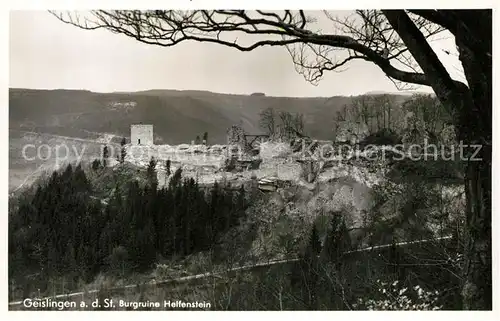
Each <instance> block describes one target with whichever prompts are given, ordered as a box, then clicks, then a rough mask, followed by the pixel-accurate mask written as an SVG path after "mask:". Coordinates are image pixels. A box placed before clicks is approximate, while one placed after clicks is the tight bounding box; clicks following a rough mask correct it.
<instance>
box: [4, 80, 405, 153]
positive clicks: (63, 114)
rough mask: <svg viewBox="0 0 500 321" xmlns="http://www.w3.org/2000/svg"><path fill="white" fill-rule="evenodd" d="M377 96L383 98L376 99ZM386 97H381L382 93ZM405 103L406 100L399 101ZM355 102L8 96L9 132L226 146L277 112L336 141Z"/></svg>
mask: <svg viewBox="0 0 500 321" xmlns="http://www.w3.org/2000/svg"><path fill="white" fill-rule="evenodd" d="M371 94H372V95H373V94H378V93H371ZM380 94H382V93H380ZM396 96H397V97H398V99H400V101H401V102H402V101H404V100H405V99H407V98H408V95H406V94H398V95H396ZM351 99H352V98H351V97H345V96H335V97H314V98H290V97H271V96H266V95H265V94H263V93H257V94H253V95H233V94H220V93H213V92H208V91H197V90H185V91H180V90H163V89H161V90H158V89H154V90H147V91H139V92H114V93H95V92H90V91H86V90H64V89H61V90H36V89H21V88H11V89H10V90H9V129H11V130H25V131H37V132H43V133H48V134H56V135H63V136H72V137H81V138H87V137H92V136H93V135H92V134H90V133H95V132H100V133H112V134H116V135H119V136H125V137H129V135H130V125H131V124H133V123H139V122H142V123H145V124H153V125H154V132H155V137H156V139H157V140H158V143H160V142H162V143H167V144H178V143H182V142H189V141H190V140H192V139H194V138H195V137H196V136H197V135H200V136H201V135H202V134H203V132H205V131H206V132H208V136H209V142H211V143H224V142H225V139H226V130H227V128H229V127H230V126H231V125H234V124H241V125H242V126H243V128H244V129H245V130H246V131H247V132H249V133H260V132H262V130H261V129H260V128H259V125H258V123H259V113H260V112H261V111H262V110H263V109H265V108H267V107H273V108H275V109H276V110H277V111H280V110H286V111H289V112H291V113H297V112H300V113H302V114H303V115H304V121H305V130H306V132H307V134H308V135H310V136H312V137H315V138H318V139H331V138H332V125H333V121H334V117H335V115H336V112H337V111H338V110H340V108H342V107H343V106H344V105H345V104H348V103H349V102H350V101H351Z"/></svg>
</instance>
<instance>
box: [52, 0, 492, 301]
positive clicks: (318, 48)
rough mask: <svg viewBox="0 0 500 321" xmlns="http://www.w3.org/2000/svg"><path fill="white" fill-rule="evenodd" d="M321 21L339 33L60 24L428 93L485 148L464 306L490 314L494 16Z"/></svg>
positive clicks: (112, 15)
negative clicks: (441, 43) (377, 78)
mask: <svg viewBox="0 0 500 321" xmlns="http://www.w3.org/2000/svg"><path fill="white" fill-rule="evenodd" d="M324 13H325V17H326V19H329V20H330V21H331V25H332V27H335V30H333V31H332V32H328V31H327V32H323V31H321V30H316V29H315V28H314V23H315V21H317V18H316V17H311V16H309V15H307V14H306V13H305V12H304V11H302V10H299V11H291V10H284V11H282V12H268V11H256V12H248V11H245V10H213V11H206V10H195V11H170V10H149V11H102V10H98V11H92V12H91V13H90V14H89V16H87V15H86V14H83V15H82V14H79V13H54V14H55V15H56V16H57V17H58V18H59V19H60V20H62V21H64V22H66V23H70V24H73V25H75V26H78V27H80V28H84V29H88V30H94V29H101V28H103V29H107V30H110V31H112V32H115V33H120V34H124V35H127V36H129V37H132V38H135V39H137V40H138V41H140V42H143V43H147V44H152V45H159V46H164V47H169V46H175V45H178V44H179V43H181V42H186V41H198V42H208V43H217V44H220V45H225V46H228V47H231V48H234V49H238V50H240V51H251V50H254V49H256V48H259V47H263V46H284V47H286V48H287V50H288V51H289V52H290V54H291V56H292V59H293V62H294V63H295V66H296V68H297V71H298V72H300V73H301V74H303V75H304V77H305V78H306V79H307V80H309V81H311V82H317V81H318V80H320V79H321V77H322V76H323V74H324V72H325V71H329V70H339V68H341V67H342V66H344V65H346V64H347V63H348V62H349V61H351V60H356V59H358V60H364V61H368V62H372V63H374V64H376V65H377V66H378V67H380V69H381V70H382V71H383V72H384V73H385V74H386V75H387V76H388V77H389V79H391V80H393V81H395V82H398V84H399V85H401V84H402V83H407V84H415V85H424V86H431V87H432V89H433V90H434V92H435V93H436V95H437V97H438V99H439V100H440V102H441V103H442V104H443V106H445V107H446V108H447V109H448V110H449V112H450V114H451V115H453V119H454V123H455V125H456V129H457V136H458V138H459V140H461V141H462V142H463V144H464V145H477V144H480V145H482V148H481V151H480V153H479V155H476V157H477V158H480V159H481V161H468V164H467V170H466V175H465V182H464V184H465V187H466V198H467V211H466V227H467V233H466V234H467V245H466V247H465V258H466V264H465V268H464V279H465V282H464V287H463V296H464V307H465V308H466V309H473V310H476V309H487V310H489V309H491V308H492V292H491V291H492V287H491V249H492V247H491V139H492V137H491V136H492V127H491V114H492V101H491V99H492V95H491V91H492V64H491V58H492V10H487V9H486V10H357V11H356V13H355V15H353V16H351V17H347V18H344V19H340V18H337V17H334V16H333V15H332V14H331V13H329V12H324ZM442 30H447V31H448V32H449V33H451V34H452V35H453V36H454V37H455V43H456V45H457V49H458V52H459V60H460V62H461V64H462V67H463V70H464V74H465V78H466V80H467V84H465V83H464V82H461V81H457V80H454V79H452V77H451V76H450V74H449V73H448V71H447V70H446V68H445V67H444V65H443V63H442V62H441V61H440V60H439V58H438V57H437V55H436V54H435V52H434V51H433V50H432V48H431V46H430V45H429V41H430V40H431V39H432V37H433V36H434V35H436V34H437V33H439V32H440V31H442ZM241 39H243V40H241ZM473 151H474V150H473V149H472V150H471V151H467V155H470V154H471V153H472V152H473Z"/></svg>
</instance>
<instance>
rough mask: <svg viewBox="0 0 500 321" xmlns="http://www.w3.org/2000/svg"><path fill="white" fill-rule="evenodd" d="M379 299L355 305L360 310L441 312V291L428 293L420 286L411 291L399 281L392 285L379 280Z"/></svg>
mask: <svg viewBox="0 0 500 321" xmlns="http://www.w3.org/2000/svg"><path fill="white" fill-rule="evenodd" d="M377 284H378V286H379V288H378V292H379V295H380V296H379V298H376V299H372V298H370V299H363V298H359V299H358V302H357V303H355V304H353V307H354V308H357V309H360V310H440V309H441V308H442V306H439V305H437V301H438V298H439V291H434V292H431V291H426V290H424V289H422V288H421V287H420V286H419V285H416V286H414V287H413V289H410V291H408V290H409V289H408V288H407V287H400V286H399V282H398V281H394V282H393V283H392V284H389V283H386V282H381V281H380V280H377Z"/></svg>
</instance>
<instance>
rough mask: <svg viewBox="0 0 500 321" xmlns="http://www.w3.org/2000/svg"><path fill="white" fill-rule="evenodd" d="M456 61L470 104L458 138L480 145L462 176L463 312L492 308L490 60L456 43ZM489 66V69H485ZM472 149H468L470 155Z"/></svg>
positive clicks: (463, 112)
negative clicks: (463, 205)
mask: <svg viewBox="0 0 500 321" xmlns="http://www.w3.org/2000/svg"><path fill="white" fill-rule="evenodd" d="M457 46H458V48H459V53H460V60H461V62H462V65H463V67H464V71H465V76H466V78H467V82H468V84H469V88H470V95H469V97H464V99H463V101H469V102H470V101H471V103H470V104H471V105H469V106H465V107H466V108H463V109H462V110H461V113H460V114H461V115H460V124H461V126H460V132H459V139H460V140H462V141H463V142H464V144H475V145H480V146H481V150H480V152H479V154H478V155H476V156H475V158H478V159H481V160H476V161H475V160H471V161H469V162H468V164H467V170H466V175H465V192H466V199H467V208H466V239H465V241H466V247H465V253H464V255H465V268H464V286H463V289H462V295H463V305H464V309H466V310H491V309H492V269H491V255H492V253H491V250H492V247H491V241H492V240H491V165H492V163H491V152H492V150H491V146H492V145H491V142H492V141H491V139H492V124H491V114H492V101H491V94H492V92H491V90H492V88H491V59H490V60H489V61H482V59H479V57H478V56H477V55H474V53H473V52H471V51H470V50H468V48H467V47H466V46H464V45H463V44H461V43H459V42H458V41H457ZM488 66H489V67H488ZM474 149H475V148H471V152H474Z"/></svg>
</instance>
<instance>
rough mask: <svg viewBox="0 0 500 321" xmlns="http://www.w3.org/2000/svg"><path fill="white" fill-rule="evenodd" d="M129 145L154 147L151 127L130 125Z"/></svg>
mask: <svg viewBox="0 0 500 321" xmlns="http://www.w3.org/2000/svg"><path fill="white" fill-rule="evenodd" d="M130 143H131V144H132V145H143V146H151V145H154V138H153V125H144V124H134V125H130Z"/></svg>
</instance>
